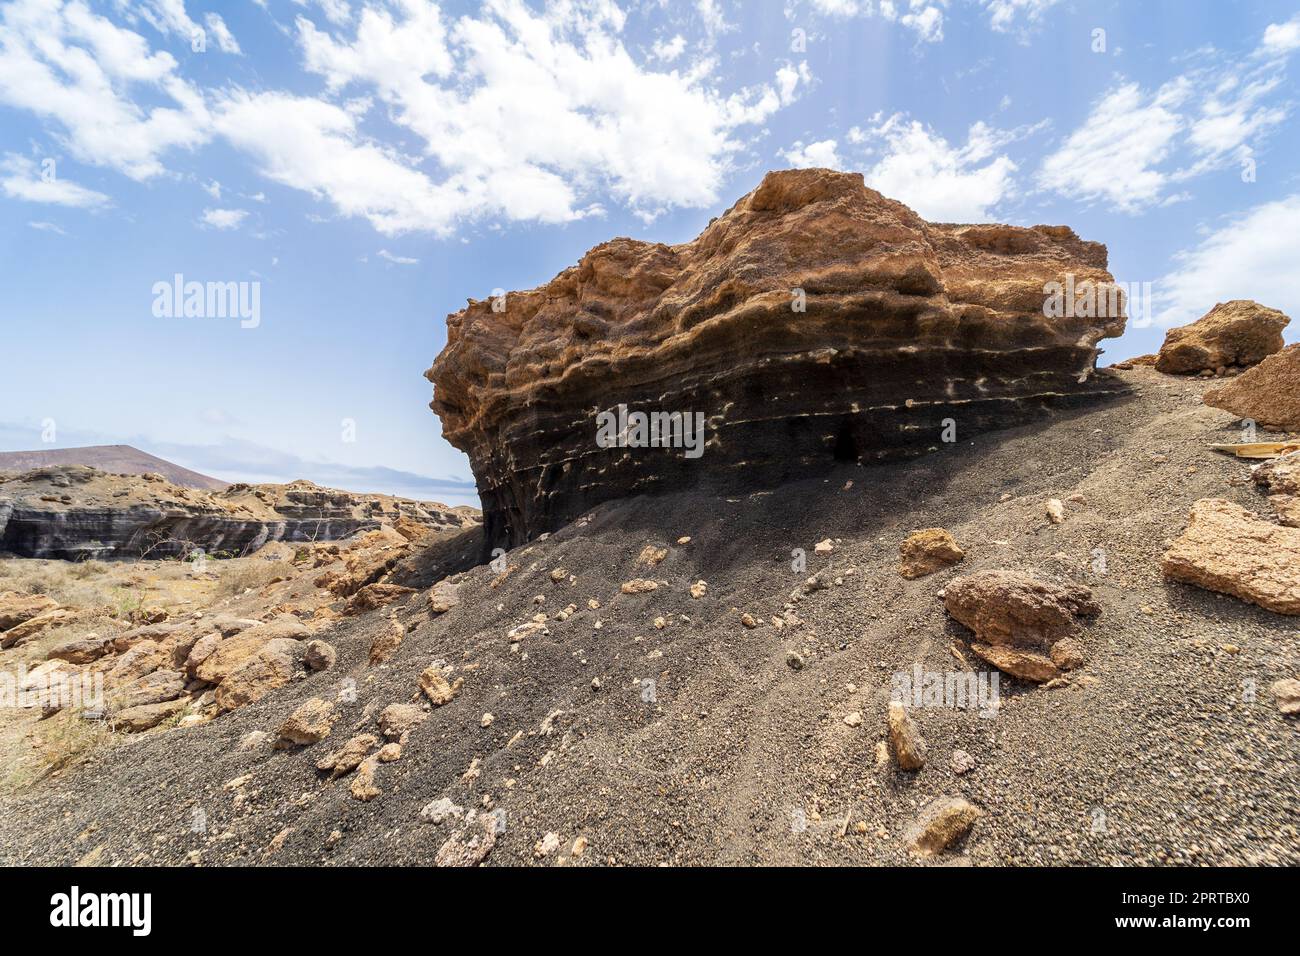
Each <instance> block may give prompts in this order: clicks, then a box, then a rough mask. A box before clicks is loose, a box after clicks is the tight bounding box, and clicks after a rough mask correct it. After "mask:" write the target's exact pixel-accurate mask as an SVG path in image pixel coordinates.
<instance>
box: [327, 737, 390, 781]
mask: <svg viewBox="0 0 1300 956" xmlns="http://www.w3.org/2000/svg"><path fill="white" fill-rule="evenodd" d="M378 746H379V738H378V737H376V736H375V735H374V734H357V735H356V736H355V737H352V738H350V739H349V740H348V742H347V743H345V744H344V745H343V746H342V747H341V748H339V749H338V750H336V751H334V752H333V753H331V754H326V755H325V756H324V757H322V758H321V759H320V760H318V761H316V769H317V770H328V771H329V772H330V779H331V780H333V779H334V778H336V777H342V776H344V775H345V774H349V773H351V772H352V771H353V770H355V769H356V768H357V767H359V766H360V765H361V761H363V760H365V759H366V754H368V753H370V751H372V750H374V749H375V748H376V747H378Z"/></svg>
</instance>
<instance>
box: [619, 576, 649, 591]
mask: <svg viewBox="0 0 1300 956" xmlns="http://www.w3.org/2000/svg"><path fill="white" fill-rule="evenodd" d="M657 587H659V585H658V583H656V582H654V581H651V580H649V579H647V578H633V579H632V580H631V581H624V582H623V586H622V587H621V588H619V590H621V591H622V592H623V593H624V594H645V593H646V592H648V591H653V590H655V589H656V588H657Z"/></svg>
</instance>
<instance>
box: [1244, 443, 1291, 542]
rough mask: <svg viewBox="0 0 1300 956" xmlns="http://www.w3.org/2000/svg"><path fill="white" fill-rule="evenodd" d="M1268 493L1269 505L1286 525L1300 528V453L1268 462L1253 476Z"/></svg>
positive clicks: (1256, 470)
mask: <svg viewBox="0 0 1300 956" xmlns="http://www.w3.org/2000/svg"><path fill="white" fill-rule="evenodd" d="M1252 477H1253V478H1254V479H1255V483H1256V484H1257V485H1259V486H1260V487H1261V488H1263V489H1264V490H1265V491H1267V492H1268V496H1269V498H1268V501H1269V504H1271V505H1272V506H1273V510H1274V511H1276V512H1277V518H1278V520H1279V521H1281V522H1282V523H1283V524H1284V525H1288V526H1289V527H1292V528H1300V451H1296V452H1292V453H1291V454H1289V455H1283V456H1282V457H1281V458H1274V459H1273V460H1272V461H1266V462H1264V463H1263V464H1262V465H1260V466H1259V467H1258V468H1256V469H1255V473H1254V475H1253V476H1252Z"/></svg>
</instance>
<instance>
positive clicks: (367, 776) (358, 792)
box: [348, 755, 383, 803]
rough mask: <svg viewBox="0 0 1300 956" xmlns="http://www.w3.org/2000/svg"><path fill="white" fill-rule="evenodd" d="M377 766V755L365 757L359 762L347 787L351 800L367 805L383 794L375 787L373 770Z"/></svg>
mask: <svg viewBox="0 0 1300 956" xmlns="http://www.w3.org/2000/svg"><path fill="white" fill-rule="evenodd" d="M378 766H379V757H378V755H373V756H370V757H367V758H366V759H365V760H363V761H361V764H360V765H359V766H358V767H357V772H356V774H354V775H353V777H352V783H351V784H349V785H348V792H350V793H351V794H352V796H353V798H355V799H357V800H360V801H361V802H362V803H367V802H369V801H371V800H373V799H375V797H377V796H379V795H380V794H381V793H382V792H383V791H382V790H380V789H379V787H377V786H376V785H375V769H376V768H377V767H378Z"/></svg>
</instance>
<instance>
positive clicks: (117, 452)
mask: <svg viewBox="0 0 1300 956" xmlns="http://www.w3.org/2000/svg"><path fill="white" fill-rule="evenodd" d="M47 465H89V466H90V467H92V468H98V469H99V470H100V471H106V472H108V473H110V474H114V475H147V474H156V475H162V476H163V477H164V478H166V479H167V480H168V481H170V482H171V483H172V484H173V485H181V486H182V487H185V488H203V489H205V490H207V491H220V490H221V489H222V488H225V487H227V486H228V485H229V482H225V481H220V480H218V479H216V478H209V477H208V476H207V475H201V474H199V473H198V472H197V471H190V470H189V469H188V468H182V467H181V466H180V465H175V464H172V463H171V462H170V461H167V460H166V459H165V458H159V457H158V456H157V455H150V454H149V453H148V452H143V451H141V450H140V449H138V448H132V447H131V446H130V445H87V446H86V447H84V448H52V449H47V450H43V451H0V471H31V470H32V469H33V468H44V467H46V466H47Z"/></svg>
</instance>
